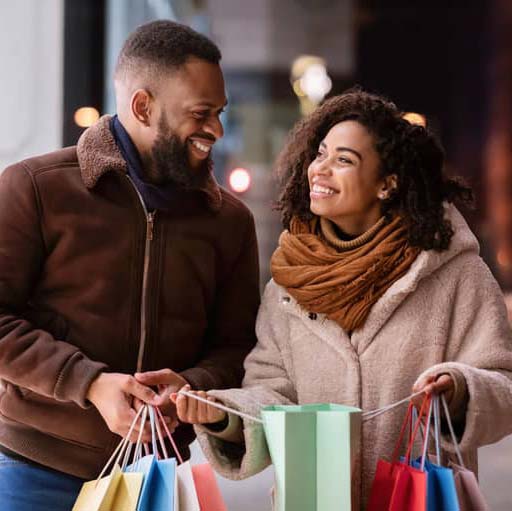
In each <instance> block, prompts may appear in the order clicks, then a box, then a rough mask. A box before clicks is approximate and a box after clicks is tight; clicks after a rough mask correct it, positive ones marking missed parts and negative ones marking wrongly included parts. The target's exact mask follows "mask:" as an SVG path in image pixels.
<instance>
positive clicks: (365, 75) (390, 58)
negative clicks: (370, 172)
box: [357, 0, 490, 209]
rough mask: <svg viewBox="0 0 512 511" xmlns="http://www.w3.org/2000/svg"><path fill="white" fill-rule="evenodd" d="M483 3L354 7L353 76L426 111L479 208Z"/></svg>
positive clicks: (485, 38) (371, 2) (485, 33)
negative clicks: (356, 23)
mask: <svg viewBox="0 0 512 511" xmlns="http://www.w3.org/2000/svg"><path fill="white" fill-rule="evenodd" d="M390 5H392V6H391V7H390ZM461 5H464V7H461ZM488 5H489V4H488V2H485V1H483V0H468V1H466V2H460V1H456V2H455V1H444V2H426V1H418V0H408V1H406V2H396V1H393V2H383V1H377V0H361V1H360V2H359V11H358V19H359V25H360V29H359V32H358V33H359V37H358V44H357V62H358V76H357V79H358V82H359V83H360V84H361V85H363V86H364V87H365V88H369V89H370V90H373V91H375V92H380V93H383V94H385V95H387V96H389V97H390V98H391V99H393V100H394V101H395V102H396V103H398V105H399V106H400V107H402V108H403V109H404V110H412V111H416V112H420V113H423V114H425V115H426V116H427V118H428V119H429V121H430V125H431V127H433V128H434V129H435V130H436V131H437V132H438V134H439V135H440V136H441V140H442V142H443V145H444V147H445V149H446V152H447V160H448V163H449V167H450V170H451V171H452V172H453V173H456V174H459V175H462V176H464V177H465V178H466V179H467V180H468V181H469V182H470V183H471V184H472V185H473V186H474V188H475V190H476V192H477V195H478V199H479V201H481V202H480V203H479V205H478V209H481V207H482V206H483V203H482V202H483V198H484V193H483V190H482V185H483V183H482V165H483V163H482V152H483V149H484V145H485V137H486V129H487V127H486V120H485V119H486V116H487V113H488V104H487V98H488V94H489V85H488V81H489V63H488V60H489V59H488V56H489V51H490V50H489V45H490V35H489V34H490V28H489V27H490V13H489V8H488Z"/></svg>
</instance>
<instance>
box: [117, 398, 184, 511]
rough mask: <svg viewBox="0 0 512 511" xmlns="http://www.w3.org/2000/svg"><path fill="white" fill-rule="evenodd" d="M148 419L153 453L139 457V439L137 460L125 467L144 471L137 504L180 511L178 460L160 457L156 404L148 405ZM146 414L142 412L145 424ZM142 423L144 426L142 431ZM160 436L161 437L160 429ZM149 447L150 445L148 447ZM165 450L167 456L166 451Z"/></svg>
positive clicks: (152, 510) (142, 508) (149, 510)
mask: <svg viewBox="0 0 512 511" xmlns="http://www.w3.org/2000/svg"><path fill="white" fill-rule="evenodd" d="M147 411H148V412H149V419H150V424H151V432H152V435H151V437H152V442H151V444H152V451H153V452H152V454H147V455H146V456H144V457H140V455H141V452H142V445H141V444H140V441H139V442H137V446H136V449H135V461H134V462H133V463H132V464H131V465H129V466H128V467H126V472H137V473H142V474H144V480H143V483H142V488H141V491H140V497H139V500H138V503H137V511H178V482H177V481H178V479H177V471H176V460H175V459H174V458H168V459H159V454H158V445H157V440H156V438H157V424H156V419H155V412H154V410H153V407H151V406H148V407H147ZM144 421H145V414H144V415H143V423H144ZM142 427H143V424H142V426H141V431H142ZM158 436H159V437H160V440H161V443H162V444H163V439H162V438H161V434H160V431H159V430H158ZM148 449H149V447H148ZM163 450H164V455H165V456H167V452H165V448H163Z"/></svg>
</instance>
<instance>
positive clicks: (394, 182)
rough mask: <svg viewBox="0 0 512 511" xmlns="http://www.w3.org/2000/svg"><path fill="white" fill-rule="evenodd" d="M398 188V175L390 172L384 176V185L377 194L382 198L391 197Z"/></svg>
mask: <svg viewBox="0 0 512 511" xmlns="http://www.w3.org/2000/svg"><path fill="white" fill-rule="evenodd" d="M397 188H398V176H397V175H396V174H390V175H388V176H386V177H385V178H384V181H383V182H382V186H381V187H380V190H379V193H378V194H377V196H378V197H379V199H380V200H386V199H389V198H390V197H391V196H392V195H393V193H394V192H395V190H396V189H397Z"/></svg>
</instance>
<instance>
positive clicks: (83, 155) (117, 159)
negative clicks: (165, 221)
mask: <svg viewBox="0 0 512 511" xmlns="http://www.w3.org/2000/svg"><path fill="white" fill-rule="evenodd" d="M110 119H111V116H110V115H104V116H103V117H101V118H100V119H99V120H98V122H97V123H96V124H94V125H93V126H91V127H90V128H88V129H87V130H85V131H84V133H83V134H82V136H81V137H80V139H79V140H78V144H77V155H78V163H79V165H80V172H81V174H82V180H83V182H84V184H85V186H86V187H87V188H89V189H93V188H94V187H95V186H96V184H97V183H98V181H99V180H100V179H101V177H102V176H103V175H104V174H106V173H108V172H118V173H121V174H126V173H127V172H128V167H127V165H126V161H125V160H124V158H123V156H122V155H121V152H120V151H119V148H118V147H117V144H116V142H115V140H114V136H113V135H112V132H111V131H110ZM198 191H199V192H201V193H203V194H205V195H206V200H207V205H208V207H209V208H210V209H211V210H212V211H213V212H218V211H219V210H220V208H221V206H222V195H221V191H220V187H219V185H218V184H217V181H216V180H215V178H214V176H213V175H212V174H210V175H209V177H208V179H207V181H206V183H205V185H204V187H203V188H200V189H199V190H198Z"/></svg>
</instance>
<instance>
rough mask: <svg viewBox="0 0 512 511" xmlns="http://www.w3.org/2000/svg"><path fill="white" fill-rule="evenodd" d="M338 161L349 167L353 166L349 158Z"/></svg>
mask: <svg viewBox="0 0 512 511" xmlns="http://www.w3.org/2000/svg"><path fill="white" fill-rule="evenodd" d="M338 161H339V162H340V163H345V164H347V165H351V164H352V160H349V159H348V158H338Z"/></svg>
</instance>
